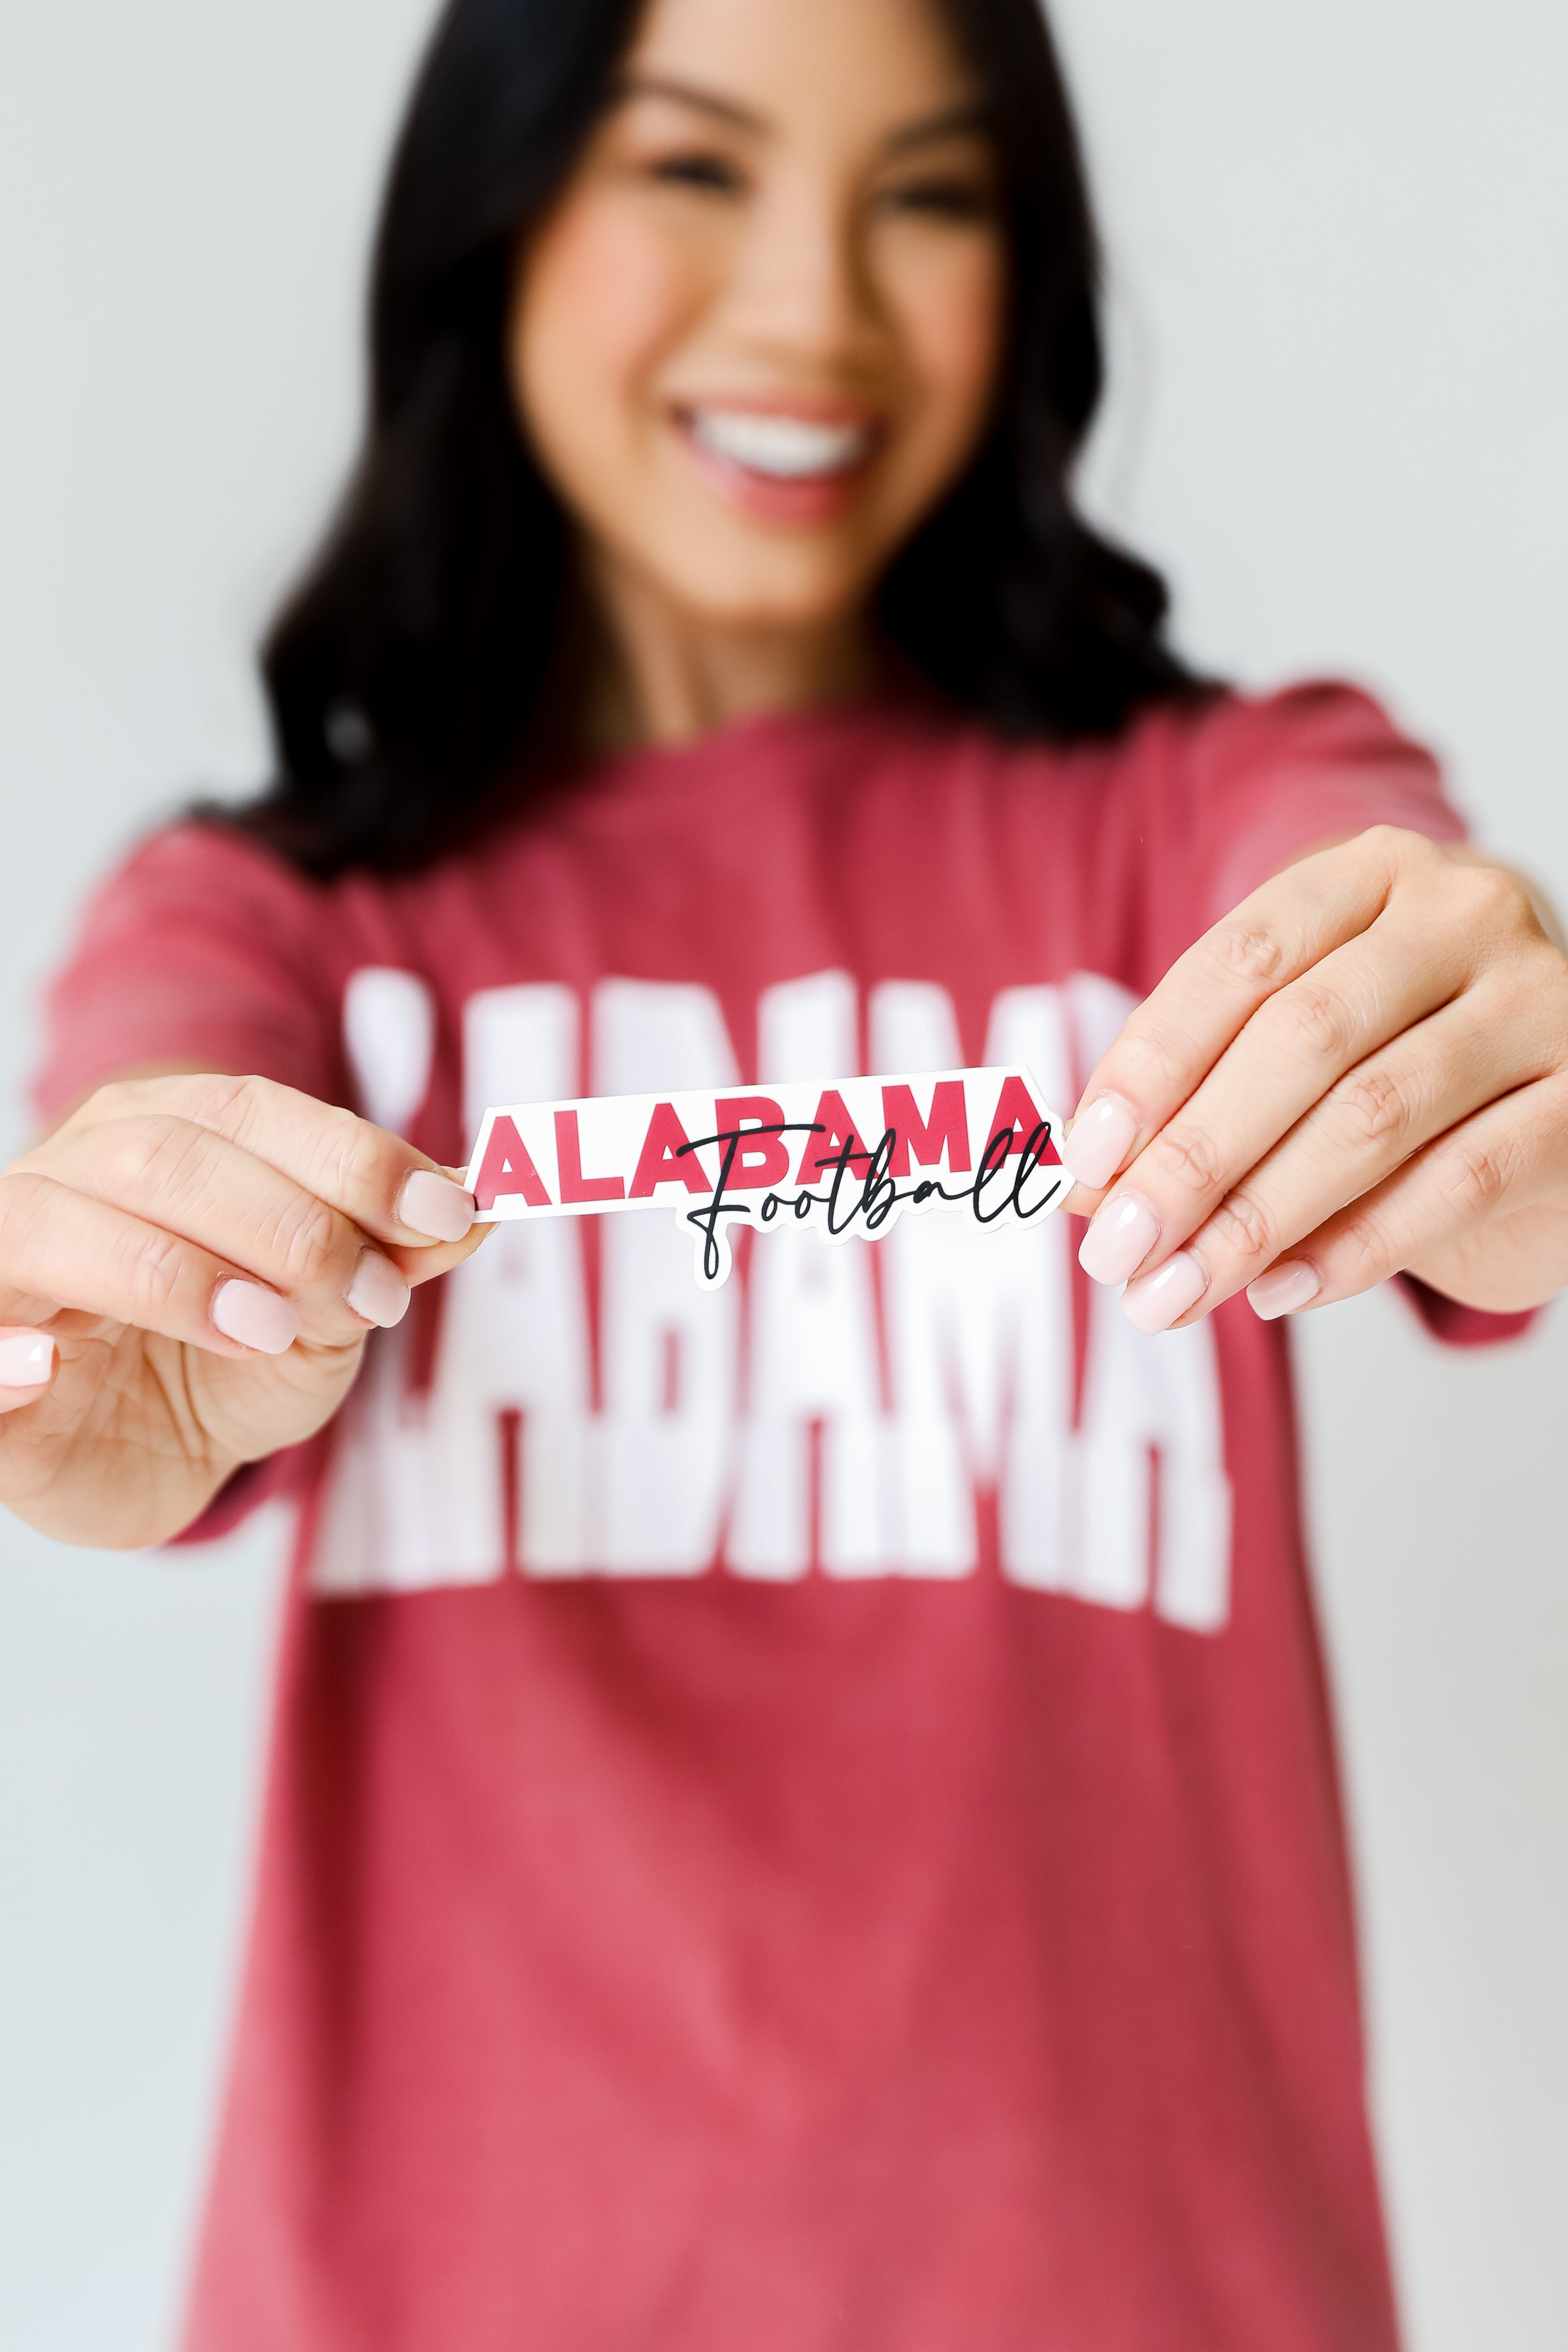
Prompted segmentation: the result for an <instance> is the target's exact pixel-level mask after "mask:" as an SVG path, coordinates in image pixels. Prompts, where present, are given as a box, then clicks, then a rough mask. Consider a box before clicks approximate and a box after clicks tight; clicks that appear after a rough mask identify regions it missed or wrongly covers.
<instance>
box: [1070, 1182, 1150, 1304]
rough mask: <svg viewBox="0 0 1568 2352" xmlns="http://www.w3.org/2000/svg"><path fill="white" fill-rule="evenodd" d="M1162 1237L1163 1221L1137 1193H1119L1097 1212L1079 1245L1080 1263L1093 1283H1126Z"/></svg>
mask: <svg viewBox="0 0 1568 2352" xmlns="http://www.w3.org/2000/svg"><path fill="white" fill-rule="evenodd" d="M1159 1237H1160V1221H1159V1219H1158V1217H1156V1216H1155V1213H1154V1211H1153V1210H1152V1209H1151V1208H1150V1206H1149V1204H1148V1202H1146V1201H1145V1200H1144V1199H1142V1198H1141V1197H1140V1195H1139V1194H1138V1193H1136V1192H1118V1194H1117V1195H1116V1198H1115V1199H1114V1200H1113V1201H1107V1202H1106V1203H1105V1205H1104V1207H1103V1209H1098V1210H1096V1212H1095V1213H1094V1216H1093V1219H1092V1222H1091V1223H1090V1227H1089V1231H1088V1232H1087V1233H1086V1234H1084V1236H1083V1239H1082V1243H1081V1244H1080V1245H1079V1251H1078V1263H1079V1265H1081V1266H1082V1268H1083V1271H1084V1273H1085V1274H1086V1275H1087V1276H1089V1279H1090V1280H1091V1282H1125V1281H1126V1280H1127V1278H1128V1276H1130V1275H1133V1274H1135V1273H1136V1272H1137V1269H1138V1268H1139V1266H1141V1265H1142V1264H1143V1262H1144V1260H1145V1258H1146V1257H1147V1255H1148V1254H1149V1252H1150V1251H1151V1250H1152V1249H1153V1248H1154V1245H1155V1243H1156V1242H1157V1241H1158V1240H1159Z"/></svg>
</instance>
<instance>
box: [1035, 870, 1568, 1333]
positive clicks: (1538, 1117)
mask: <svg viewBox="0 0 1568 2352" xmlns="http://www.w3.org/2000/svg"><path fill="white" fill-rule="evenodd" d="M1062 1156H1063V1158H1064V1160H1065V1161H1066V1163H1067V1166H1068V1169H1069V1171H1070V1172H1071V1175H1072V1176H1073V1177H1074V1178H1075V1180H1076V1182H1077V1187H1078V1189H1077V1191H1076V1192H1074V1195H1073V1199H1072V1206H1073V1207H1074V1208H1076V1209H1080V1210H1081V1211H1082V1212H1083V1213H1087V1212H1088V1211H1089V1210H1091V1209H1093V1211H1094V1216H1093V1223H1092V1224H1091V1226H1090V1228H1089V1231H1088V1233H1087V1234H1085V1235H1084V1238H1083V1244H1082V1250H1081V1252H1080V1256H1081V1260H1082V1265H1083V1267H1084V1270H1085V1272H1086V1273H1088V1274H1090V1275H1092V1276H1093V1277H1094V1279H1095V1280H1096V1281H1098V1282H1105V1283H1119V1282H1127V1283H1128V1289H1127V1291H1126V1294H1125V1297H1124V1307H1125V1308H1126V1312H1127V1314H1128V1315H1129V1316H1130V1317H1131V1318H1132V1320H1133V1321H1134V1323H1135V1324H1136V1325H1137V1327H1138V1328H1139V1329H1140V1330H1143V1331H1149V1332H1154V1331H1165V1330H1168V1329H1170V1328H1172V1327H1173V1326H1174V1325H1177V1324H1182V1323H1191V1322H1196V1321H1197V1319H1198V1318H1199V1317H1200V1316H1203V1315H1205V1314H1207V1312H1208V1310H1209V1309H1210V1307H1218V1305H1219V1304H1220V1302H1221V1301H1222V1300H1223V1299H1226V1298H1228V1297H1231V1296H1232V1294H1233V1293H1234V1292H1236V1291H1238V1290H1240V1289H1242V1288H1243V1287H1245V1288H1246V1289H1247V1292H1248V1296H1249V1299H1250V1300H1251V1303H1252V1305H1253V1307H1255V1308H1256V1310H1257V1312H1258V1313H1259V1314H1260V1315H1261V1316H1264V1317H1266V1318H1271V1317H1274V1316H1277V1315H1287V1314H1290V1313H1291V1312H1293V1311H1294V1310H1296V1309H1297V1308H1300V1307H1320V1306H1326V1305H1328V1304H1330V1303H1331V1302H1332V1301H1333V1300H1335V1299H1339V1298H1349V1297H1354V1294H1355V1293H1356V1292H1357V1291H1362V1290H1369V1289H1371V1288H1372V1286H1374V1284H1375V1283H1379V1282H1381V1281H1383V1280H1384V1279H1385V1276H1388V1275H1391V1274H1394V1273H1396V1272H1397V1271H1399V1270H1400V1269H1401V1268H1408V1269H1409V1270H1410V1271H1411V1272H1412V1273H1414V1274H1416V1275H1419V1276H1421V1278H1422V1279H1423V1280H1424V1281H1426V1282H1428V1283H1430V1284H1431V1285H1432V1286H1434V1288H1436V1289H1438V1290H1441V1291H1444V1292H1446V1293H1447V1294H1448V1297H1452V1298H1457V1299H1458V1300H1460V1301H1462V1302H1463V1303H1464V1304H1466V1305H1468V1306H1472V1307H1490V1308H1493V1309H1498V1310H1506V1309H1510V1308H1516V1307H1532V1306H1535V1305H1538V1304H1539V1303H1540V1302H1541V1301H1542V1300H1543V1299H1545V1298H1548V1297H1551V1296H1552V1293H1553V1292H1554V1291H1556V1290H1558V1289H1560V1288H1561V1287H1562V1286H1563V1284H1564V1283H1568V957H1565V956H1564V955H1563V950H1562V949H1561V947H1560V945H1559V944H1558V943H1557V942H1556V941H1555V940H1553V939H1552V938H1551V937H1550V936H1549V935H1548V932H1547V930H1546V929H1545V928H1544V927H1543V924H1542V918H1541V915H1540V914H1539V913H1538V912H1537V909H1536V908H1535V905H1534V903H1533V902H1532V900H1531V894H1530V892H1529V891H1528V890H1527V888H1526V887H1525V886H1524V884H1523V883H1522V882H1521V881H1520V880H1519V879H1518V878H1517V877H1515V876H1513V875H1511V874H1509V873H1507V872H1504V871H1502V870H1500V868H1498V867H1496V866H1488V865H1485V864H1483V863H1481V862H1480V861H1479V859H1477V858H1476V857H1475V856H1473V855H1471V854H1470V853H1469V852H1467V851H1463V850H1454V849H1444V848H1438V847H1436V846H1434V845H1433V844H1432V843H1430V842H1428V841H1426V840H1424V839H1423V838H1422V837H1421V836H1420V835H1416V834H1409V833H1400V832H1396V831H1395V830H1394V829H1393V828H1392V827H1388V826H1379V827H1378V828H1376V829H1375V831H1373V832H1371V833H1365V834H1362V835H1359V836H1358V837H1357V838H1356V839H1355V840H1354V841H1349V842H1345V843H1343V844H1342V845H1339V846H1338V847H1335V848H1331V849H1326V850H1322V851H1320V852H1319V853H1318V854H1317V855H1316V856H1312V857H1308V858H1305V859H1303V860H1302V862H1301V864H1300V865H1297V866H1290V867H1288V868H1287V869H1286V871H1285V872H1283V873H1281V874H1278V875H1276V876H1275V877H1274V878H1273V880H1272V881H1270V882H1267V883H1265V884H1264V886H1263V887H1262V888H1261V889H1260V890H1257V891H1254V893H1253V895H1252V896H1251V898H1249V899H1248V900H1247V901H1246V902H1245V904H1244V905H1242V906H1241V907H1239V908H1237V910H1236V912H1235V913H1234V914H1233V915H1231V916H1229V917H1228V918H1227V919H1226V920H1225V921H1224V922H1222V923H1219V924H1217V925H1216V926H1215V928H1214V929H1213V930H1211V931H1209V932H1207V934H1206V935H1205V937H1204V938H1202V939H1201V940H1198V942H1197V945H1196V947H1193V948H1191V949H1189V950H1188V951H1187V953H1186V955H1184V956H1183V957H1182V958H1181V960H1180V961H1179V962H1178V963H1176V964H1175V965H1173V967H1172V969H1171V970H1170V971H1169V972H1168V973H1167V974H1166V978H1165V979H1164V980H1163V981H1162V982H1160V984H1159V986H1158V987H1157V988H1156V989H1155V991H1154V992H1153V994H1152V995H1151V996H1149V997H1148V998H1147V999H1146V1000H1145V1003H1142V1004H1141V1005H1140V1006H1139V1007H1138V1009H1137V1011H1136V1012H1135V1013H1134V1014H1133V1015H1132V1017H1131V1019H1130V1020H1129V1021H1128V1023H1127V1024H1126V1026H1125V1028H1124V1030H1123V1032H1122V1034H1121V1035H1120V1036H1119V1037H1118V1038H1117V1040H1116V1042H1115V1044H1114V1045H1113V1046H1112V1048H1111V1050H1110V1052H1109V1053H1108V1054H1107V1055H1105V1056H1104V1059H1103V1061H1102V1062H1101V1064H1100V1066H1099V1067H1098V1068H1097V1069H1096V1071H1095V1072H1094V1075H1093V1076H1092V1078H1091V1079H1090V1081H1089V1084H1088V1086H1087V1087H1085V1089H1084V1092H1083V1098H1082V1106H1081V1108H1080V1110H1079V1114H1078V1117H1077V1118H1076V1119H1075V1120H1074V1122H1073V1124H1072V1127H1071V1129H1070V1131H1069V1134H1068V1139H1067V1141H1066V1143H1065V1145H1064V1147H1063V1154H1062ZM1113 1178H1114V1179H1115V1180H1116V1181H1115V1183H1114V1187H1113V1190H1112V1191H1111V1192H1109V1193H1108V1194H1106V1193H1105V1192H1104V1188H1105V1187H1106V1186H1108V1185H1110V1184H1111V1182H1112V1180H1113ZM1097 1200H1098V1202H1099V1205H1098V1206H1097V1207H1096V1206H1095V1202H1096V1201H1097Z"/></svg>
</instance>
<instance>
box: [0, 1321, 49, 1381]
mask: <svg viewBox="0 0 1568 2352" xmlns="http://www.w3.org/2000/svg"><path fill="white" fill-rule="evenodd" d="M54 1369H55V1343H54V1341H53V1340H52V1339H48V1338H47V1336H46V1335H45V1333H43V1332H42V1331H8V1332H7V1333H6V1335H5V1338H4V1339H0V1389H41V1388H42V1387H43V1385H44V1382H45V1381H47V1379H48V1378H49V1376H50V1374H51V1373H52V1372H53V1370H54Z"/></svg>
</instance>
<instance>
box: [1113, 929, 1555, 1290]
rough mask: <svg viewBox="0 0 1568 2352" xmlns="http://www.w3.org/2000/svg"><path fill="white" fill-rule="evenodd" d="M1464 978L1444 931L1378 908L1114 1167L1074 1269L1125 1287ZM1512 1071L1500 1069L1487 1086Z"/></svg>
mask: <svg viewBox="0 0 1568 2352" xmlns="http://www.w3.org/2000/svg"><path fill="white" fill-rule="evenodd" d="M1385 927H1386V928H1385ZM1467 977H1468V965H1467V960H1466V958H1465V957H1464V956H1463V955H1462V953H1460V952H1458V941H1457V936H1456V934H1454V933H1453V932H1451V931H1450V932H1446V933H1443V934H1441V935H1440V937H1439V940H1437V942H1436V943H1434V941H1433V940H1432V938H1431V935H1430V929H1429V927H1428V926H1427V925H1426V924H1425V923H1423V922H1422V921H1421V920H1419V919H1412V917H1411V916H1410V915H1409V914H1408V913H1406V914H1405V915H1398V914H1395V913H1393V912H1390V913H1388V914H1385V915H1383V916H1380V917H1379V918H1378V919H1377V921H1376V922H1375V924H1374V925H1373V927H1372V929H1370V930H1369V931H1364V932H1363V933H1361V934H1360V935H1359V936H1358V937H1357V938H1355V939H1354V940H1350V941H1349V942H1348V943H1347V944H1346V945H1345V946H1344V947H1342V948H1336V949H1335V950H1333V952H1332V953H1331V954H1329V955H1328V956H1325V957H1324V959H1323V961H1322V962H1321V963H1319V964H1316V965H1314V966H1313V968H1312V971H1309V972H1306V973H1303V974H1302V976H1301V978H1300V979H1299V980H1296V981H1292V982H1291V984H1290V985H1289V986H1288V987H1286V988H1282V989H1281V990H1280V991H1279V992H1277V993H1276V994H1275V995H1273V996H1271V997H1270V998H1269V999H1268V1000H1267V1001H1266V1002H1265V1003H1263V1004H1262V1005H1260V1007H1259V1009H1258V1011H1257V1012H1256V1013H1254V1014H1253V1016H1252V1018H1251V1020H1250V1021H1249V1022H1248V1024H1247V1025H1246V1027H1245V1028H1244V1029H1243V1030H1242V1032H1241V1034H1240V1035H1239V1037H1237V1038H1236V1039H1235V1040H1234V1042H1233V1043H1232V1044H1231V1045H1230V1046H1229V1047H1228V1049H1227V1051H1226V1052H1225V1053H1224V1054H1222V1055H1220V1058H1219V1061H1218V1064H1217V1065H1216V1066H1215V1067H1214V1068H1213V1069H1212V1070H1211V1071H1210V1072H1209V1074H1208V1076H1207V1077H1206V1078H1204V1079H1203V1081H1202V1083H1201V1084H1200V1085H1199V1086H1198V1087H1197V1091H1196V1092H1195V1093H1194V1094H1193V1095H1192V1096H1190V1097H1189V1098H1188V1099H1187V1100H1186V1102H1185V1103H1183V1104H1182V1106H1181V1107H1180V1108H1179V1109H1178V1110H1177V1111H1176V1114H1175V1116H1174V1117H1173V1118H1171V1119H1169V1120H1168V1121H1167V1122H1166V1125H1165V1126H1164V1127H1162V1128H1161V1129H1159V1130H1158V1132H1157V1133H1156V1134H1155V1135H1154V1136H1153V1137H1152V1138H1151V1139H1150V1140H1149V1142H1148V1143H1147V1144H1146V1145H1145V1147H1144V1148H1143V1149H1142V1150H1140V1151H1139V1152H1138V1153H1137V1154H1136V1156H1135V1157H1134V1160H1133V1161H1132V1163H1131V1165H1130V1166H1129V1167H1128V1168H1127V1169H1126V1170H1125V1171H1124V1173H1123V1175H1122V1177H1121V1178H1120V1179H1119V1181H1117V1183H1116V1186H1115V1188H1114V1190H1113V1192H1112V1193H1111V1195H1110V1198H1109V1199H1108V1200H1107V1201H1106V1202H1104V1203H1103V1206H1102V1207H1101V1208H1100V1210H1099V1211H1098V1212H1097V1213H1096V1215H1095V1219H1094V1223H1093V1224H1092V1227H1091V1229H1090V1232H1089V1234H1088V1235H1087V1236H1086V1237H1085V1240H1084V1243H1083V1246H1082V1251H1081V1253H1080V1258H1081V1263H1082V1266H1083V1269H1084V1271H1085V1273H1087V1274H1089V1275H1092V1276H1093V1278H1094V1279H1095V1280H1096V1281H1098V1282H1111V1283H1118V1282H1125V1281H1126V1280H1127V1279H1128V1278H1129V1276H1132V1275H1133V1274H1134V1272H1135V1271H1136V1269H1137V1267H1138V1266H1139V1265H1142V1264H1143V1263H1144V1262H1145V1260H1146V1259H1148V1258H1149V1257H1150V1256H1151V1255H1155V1254H1156V1244H1157V1245H1158V1254H1161V1255H1163V1254H1165V1253H1167V1252H1168V1251H1170V1250H1172V1249H1175V1248H1176V1247H1177V1246H1178V1245H1179V1244H1181V1243H1182V1242H1185V1241H1186V1239H1187V1238H1188V1236H1189V1235H1190V1234H1194V1233H1196V1232H1197V1229H1198V1227H1199V1226H1200V1225H1201V1224H1202V1223H1204V1221H1205V1219H1206V1218H1207V1217H1208V1216H1209V1215H1210V1214H1211V1213H1213V1211H1214V1210H1215V1209H1216V1208H1217V1207H1218V1204H1219V1202H1221V1201H1222V1200H1224V1198H1225V1197H1226V1195H1227V1194H1228V1192H1229V1191H1230V1190H1231V1188H1232V1186H1233V1185H1234V1184H1236V1183H1237V1182H1238V1181H1239V1179H1240V1178H1241V1177H1242V1176H1244V1175H1245V1174H1246V1172H1247V1171H1248V1170H1249V1168H1251V1167H1253V1166H1254V1165H1256V1163H1257V1162H1258V1161H1260V1160H1262V1158H1263V1157H1264V1155H1265V1154H1266V1153H1267V1152H1268V1151H1269V1150H1270V1149H1271V1147H1272V1146H1273V1145H1275V1144H1276V1143H1278V1142H1279V1140H1280V1139H1281V1136H1284V1135H1287V1134H1289V1132H1290V1131H1291V1129H1292V1128H1293V1127H1295V1125H1296V1124H1297V1122H1298V1120H1300V1119H1301V1118H1302V1117H1303V1116H1304V1115H1305V1114H1306V1113H1307V1112H1308V1111H1310V1110H1311V1108H1312V1105H1313V1104H1314V1103H1316V1102H1318V1101H1319V1100H1320V1099H1321V1098H1322V1097H1323V1096H1324V1095H1325V1094H1326V1093H1327V1092H1328V1090H1329V1089H1330V1088H1331V1087H1333V1086H1334V1085H1335V1084H1336V1082H1337V1081H1338V1080H1340V1079H1341V1078H1343V1076H1345V1075H1346V1073H1347V1072H1349V1071H1351V1070H1353V1069H1354V1068H1355V1067H1356V1066H1358V1065H1360V1064H1362V1063H1364V1061H1365V1060H1366V1057H1367V1056H1368V1055H1370V1054H1372V1053H1373V1052H1374V1051H1375V1049H1376V1048H1378V1047H1380V1046H1384V1045H1387V1043H1388V1042H1389V1041H1390V1040H1391V1039H1393V1038H1396V1037H1397V1036H1399V1035H1400V1034H1402V1033H1404V1032H1406V1031H1408V1030H1409V1029H1411V1028H1412V1027H1413V1026H1414V1025H1415V1024H1416V1023H1418V1022H1420V1021H1421V1020H1423V1019H1424V1018H1425V1017H1426V1016H1427V1015H1428V1014H1429V1013H1433V1012H1435V1011H1436V1010H1437V1008H1438V1007H1440V1006H1442V1005H1444V1004H1446V1003H1448V1002H1449V1001H1450V1000H1451V999H1452V997H1453V996H1454V995H1455V994H1456V992H1458V990H1459V989H1460V988H1461V987H1462V986H1463V984H1464V982H1465V980H1466V978H1467ZM1523 1075H1525V1073H1524V1072H1523V1071H1522V1070H1520V1069H1510V1070H1509V1071H1507V1072H1505V1073H1504V1074H1503V1075H1502V1076H1501V1077H1500V1081H1499V1084H1498V1086H1497V1087H1495V1088H1494V1091H1495V1092H1499V1093H1500V1092H1502V1091H1503V1090H1504V1088H1505V1087H1510V1086H1514V1085H1517V1084H1518V1083H1519V1080H1520V1077H1521V1076H1523ZM1529 1075H1530V1076H1535V1075H1536V1073H1535V1072H1534V1071H1533V1070H1531V1072H1530V1073H1529ZM1473 1107H1474V1106H1473V1104H1471V1103H1466V1104H1465V1105H1464V1106H1463V1108H1465V1109H1467V1110H1468V1109H1470V1108H1473ZM1380 1172H1381V1171H1380ZM1336 1205H1337V1203H1336Z"/></svg>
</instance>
